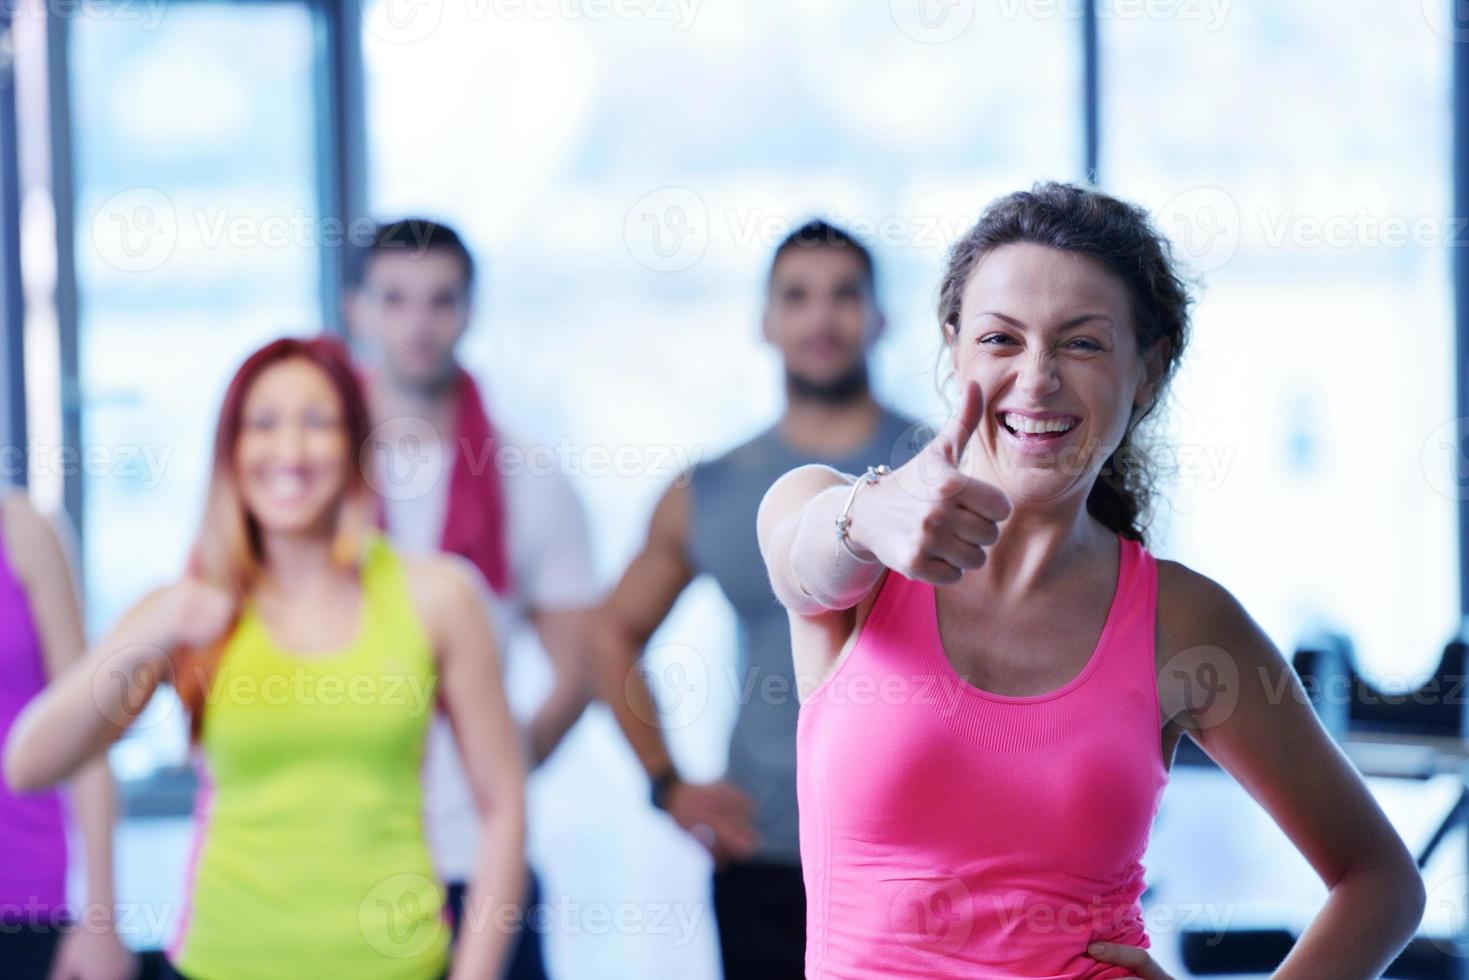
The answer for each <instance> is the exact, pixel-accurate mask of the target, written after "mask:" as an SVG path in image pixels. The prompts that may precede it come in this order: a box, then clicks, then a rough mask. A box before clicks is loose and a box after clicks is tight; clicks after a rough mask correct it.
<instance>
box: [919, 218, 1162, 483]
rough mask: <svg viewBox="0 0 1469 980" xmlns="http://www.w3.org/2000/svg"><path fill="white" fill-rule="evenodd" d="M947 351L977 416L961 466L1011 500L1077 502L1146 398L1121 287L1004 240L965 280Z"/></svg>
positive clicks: (1088, 268)
mask: <svg viewBox="0 0 1469 980" xmlns="http://www.w3.org/2000/svg"><path fill="white" fill-rule="evenodd" d="M947 342H948V344H949V348H950V354H951V356H952V359H953V366H954V374H955V377H956V379H957V381H958V382H959V384H960V385H961V386H962V385H963V384H964V383H965V382H967V381H970V380H973V381H976V382H978V383H979V388H980V391H981V392H982V393H983V395H984V409H985V410H984V415H983V417H982V418H981V419H980V423H979V427H978V428H977V429H976V430H975V434H974V444H973V446H972V447H971V448H970V449H969V453H970V454H972V455H973V457H974V459H973V462H972V463H967V464H966V469H967V470H968V471H969V472H970V473H972V474H973V475H975V476H976V477H978V478H980V479H984V480H987V481H989V482H992V483H994V484H996V485H997V486H999V487H1000V488H1001V489H1002V490H1004V491H1005V493H1006V494H1007V495H1008V496H1009V497H1010V499H1011V501H1012V503H1015V504H1023V503H1025V502H1032V503H1037V502H1055V501H1059V500H1062V499H1065V498H1067V497H1069V496H1071V495H1073V494H1076V495H1079V496H1080V497H1081V498H1082V499H1083V500H1085V498H1086V495H1087V493H1089V492H1090V490H1091V486H1092V483H1093V481H1094V480H1095V478H1096V475H1097V472H1098V471H1099V470H1100V469H1101V466H1102V464H1103V463H1104V462H1105V461H1106V459H1107V457H1108V456H1109V455H1110V454H1111V452H1112V451H1113V450H1114V449H1115V448H1116V447H1117V445H1118V444H1119V443H1120V442H1121V441H1122V437H1123V434H1124V433H1125V431H1126V429H1127V423H1128V419H1129V416H1130V414H1131V412H1132V409H1133V406H1134V405H1141V404H1145V403H1146V402H1147V399H1148V398H1149V397H1151V386H1150V384H1149V382H1148V380H1147V376H1146V375H1147V372H1146V368H1145V364H1144V361H1143V358H1142V357H1141V355H1140V354H1139V352H1138V349H1137V342H1136V340H1135V335H1134V330H1133V322H1132V315H1131V304H1130V302H1129V298H1128V294H1127V287H1126V286H1124V285H1123V283H1122V281H1121V280H1120V279H1118V278H1117V277H1116V276H1115V275H1113V274H1112V273H1111V272H1109V271H1108V270H1107V268H1106V267H1105V266H1103V265H1102V264H1101V263H1099V262H1098V261H1096V260H1095V259H1092V258H1090V257H1088V256H1084V255H1079V254H1077V253H1074V252H1065V251H1061V250H1060V249H1054V248H1049V247H1047V246H1044V245H1035V244H1031V243H1016V244H1011V245H1003V246H1001V247H999V248H997V249H995V250H994V251H992V252H990V253H989V254H988V255H986V256H985V257H984V258H983V259H981V260H980V261H979V263H978V264H977V265H976V266H975V268H974V270H973V271H972V272H971V273H970V276H969V281H968V283H967V284H966V285H965V288H964V292H963V294H962V297H961V300H960V309H959V323H958V333H957V335H956V334H955V333H954V332H953V330H952V329H950V330H949V335H948V338H947Z"/></svg>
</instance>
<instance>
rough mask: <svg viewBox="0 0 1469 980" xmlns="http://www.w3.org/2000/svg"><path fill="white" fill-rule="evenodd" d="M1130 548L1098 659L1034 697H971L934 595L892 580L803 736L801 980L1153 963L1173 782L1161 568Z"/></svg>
mask: <svg viewBox="0 0 1469 980" xmlns="http://www.w3.org/2000/svg"><path fill="white" fill-rule="evenodd" d="M1118 541H1119V544H1120V549H1121V551H1120V559H1119V569H1118V580H1117V587H1116V592H1115V595H1114V596H1113V599H1112V605H1111V608H1110V610H1109V612H1108V614H1107V621H1106V625H1105V626H1104V627H1103V630H1102V634H1101V638H1100V640H1099V641H1098V643H1097V646H1096V649H1095V650H1094V651H1093V653H1092V656H1091V659H1090V660H1089V661H1088V662H1087V664H1086V666H1085V667H1083V668H1082V670H1081V672H1080V673H1079V674H1077V675H1076V677H1074V678H1073V679H1072V680H1071V681H1069V682H1068V683H1066V684H1065V685H1063V686H1062V687H1059V688H1057V689H1056V690H1054V691H1051V692H1050V693H1048V694H1040V695H1035V696H1032V697H1009V696H1005V695H998V694H990V693H988V692H986V691H982V690H980V689H979V688H976V687H974V686H973V685H971V684H969V683H967V682H966V681H964V680H963V679H962V678H961V677H960V676H959V674H958V672H957V671H955V670H954V668H953V666H952V665H951V664H950V663H949V660H948V658H947V657H946V656H945V655H944V652H943V649H942V646H941V644H940V642H939V628H938V616H937V613H936V606H935V604H934V588H933V586H932V585H929V584H927V583H924V582H916V581H912V580H910V579H907V578H904V577H903V576H902V575H900V574H898V573H897V572H894V571H891V570H889V571H888V572H887V574H886V575H885V576H884V579H883V583H882V586H881V588H880V591H879V593H878V596H877V599H876V601H875V602H874V604H873V606H872V609H871V610H870V612H869V614H868V618H867V620H866V621H865V622H864V623H863V625H862V630H861V632H860V634H859V636H858V638H857V641H856V643H855V645H854V648H853V649H852V650H851V651H850V652H849V653H848V654H847V656H846V658H845V659H844V660H843V661H842V663H840V664H839V665H838V666H837V668H836V670H835V671H834V672H833V673H832V674H831V675H830V676H828V677H827V678H826V679H825V680H823V681H822V683H821V684H820V685H819V686H818V687H817V688H816V689H815V690H814V691H813V692H812V693H811V694H810V695H809V696H808V697H807V698H806V701H805V702H804V703H803V704H802V706H801V709H800V713H799V716H798V721H797V727H796V780H797V799H798V802H799V805H800V823H801V864H802V873H803V875H804V878H805V884H806V900H807V922H806V927H807V934H806V976H807V977H808V978H812V980H815V978H843V980H845V978H864V980H865V978H879V977H884V978H886V977H919V976H921V977H970V978H972V977H986V978H1010V977H1015V978H1018V977H1025V978H1028V980H1061V978H1068V980H1074V978H1087V980H1101V978H1113V977H1126V976H1130V975H1131V971H1129V970H1127V969H1125V968H1122V967H1118V966H1112V965H1109V964H1105V963H1101V962H1099V961H1097V960H1094V959H1092V958H1091V957H1089V956H1087V955H1086V948H1087V944H1088V943H1089V942H1092V941H1094V940H1106V941H1111V942H1119V943H1125V944H1127V945H1132V946H1144V947H1146V946H1149V945H1150V942H1149V940H1148V937H1147V934H1146V932H1145V931H1144V928H1143V921H1142V914H1141V909H1140V907H1139V904H1138V896H1139V895H1141V894H1142V891H1143V870H1144V869H1143V864H1142V857H1143V852H1144V850H1145V849H1146V847H1147V842H1148V833H1149V831H1150V829H1151V827H1152V823H1153V819H1154V817H1155V816H1156V815H1157V811H1158V804H1159V802H1160V801H1161V799H1162V795H1163V788H1164V786H1165V785H1166V784H1167V781H1168V770H1167V767H1166V765H1165V763H1164V760H1163V755H1162V749H1161V746H1160V744H1159V742H1160V736H1161V732H1160V716H1159V708H1158V696H1157V681H1156V670H1155V666H1154V653H1153V643H1154V640H1153V634H1154V622H1155V610H1156V608H1157V568H1156V565H1155V562H1154V559H1153V556H1152V555H1151V554H1149V553H1148V551H1147V550H1146V549H1145V548H1143V546H1142V545H1141V544H1139V543H1137V542H1135V541H1129V540H1126V539H1123V538H1122V537H1121V536H1118Z"/></svg>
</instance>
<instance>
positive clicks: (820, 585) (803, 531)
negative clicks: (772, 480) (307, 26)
mask: <svg viewBox="0 0 1469 980" xmlns="http://www.w3.org/2000/svg"><path fill="white" fill-rule="evenodd" d="M838 478H839V479H841V480H842V481H843V482H841V483H838V484H834V485H833V486H831V487H828V488H827V489H825V490H823V491H821V492H820V493H818V494H816V495H815V496H814V497H812V498H811V499H810V500H809V501H808V502H807V503H806V506H805V507H803V508H801V515H800V518H799V520H798V522H797V524H796V527H795V533H794V535H793V536H792V540H791V544H790V570H791V576H792V579H793V582H794V584H795V586H796V587H797V588H798V589H799V590H800V592H802V593H804V594H805V596H806V597H809V599H810V600H812V601H813V604H814V605H815V606H816V607H817V608H816V609H812V610H810V611H819V610H820V609H850V608H851V607H852V606H855V605H856V604H857V603H858V602H860V601H861V600H862V597H863V596H865V595H866V594H867V593H868V592H870V591H871V590H872V586H873V585H874V584H876V582H877V579H878V576H880V575H881V574H882V566H881V565H878V564H875V563H866V562H861V561H858V560H857V559H856V558H855V557H854V556H853V555H852V554H851V553H850V552H849V551H848V550H847V549H846V548H845V547H843V546H842V543H841V541H840V540H839V539H838V538H837V534H836V519H837V517H838V515H840V514H841V512H842V508H843V507H845V506H846V501H847V497H848V496H849V495H850V494H851V488H852V480H851V478H850V477H838V475H837V474H836V473H835V471H833V479H838ZM859 536H860V535H859V532H858V529H857V528H856V527H855V526H854V527H852V528H851V529H850V530H849V532H848V540H849V541H850V542H851V543H852V545H853V547H854V548H858V549H859V550H860V548H861V545H860V543H859ZM798 611H806V610H798Z"/></svg>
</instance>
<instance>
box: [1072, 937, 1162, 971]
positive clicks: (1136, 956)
mask: <svg viewBox="0 0 1469 980" xmlns="http://www.w3.org/2000/svg"><path fill="white" fill-rule="evenodd" d="M1086 955H1088V956H1090V957H1091V958H1092V959H1094V960H1099V961H1101V962H1103V963H1114V964H1116V965H1117V966H1125V967H1127V968H1128V969H1129V970H1131V971H1132V975H1131V976H1128V977H1124V978H1122V980H1173V976H1172V975H1171V974H1169V973H1168V972H1167V971H1165V970H1164V969H1163V968H1162V967H1161V966H1159V965H1158V964H1157V963H1156V962H1154V960H1153V958H1152V957H1151V956H1149V955H1148V951H1147V950H1146V949H1143V948H1142V947H1141V946H1125V945H1123V944H1122V943H1092V944H1091V945H1090V946H1088V947H1087V948H1086Z"/></svg>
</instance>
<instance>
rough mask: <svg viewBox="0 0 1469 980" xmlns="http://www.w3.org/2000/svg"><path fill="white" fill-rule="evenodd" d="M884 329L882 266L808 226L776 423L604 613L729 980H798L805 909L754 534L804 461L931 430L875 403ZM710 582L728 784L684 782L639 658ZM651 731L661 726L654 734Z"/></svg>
mask: <svg viewBox="0 0 1469 980" xmlns="http://www.w3.org/2000/svg"><path fill="white" fill-rule="evenodd" d="M882 330H883V318H882V314H881V312H880V311H879V310H878V308H877V299H876V293H875V285H874V275H873V264H872V256H871V255H870V254H869V253H868V251H867V249H866V248H865V247H864V246H863V245H862V244H861V243H860V242H858V241H857V240H856V239H855V238H853V237H852V236H851V235H850V234H848V233H847V232H845V231H843V230H841V229H839V228H836V227H833V226H831V225H828V224H826V223H824V222H820V221H813V222H809V223H807V224H805V225H803V226H802V227H800V228H798V229H797V230H796V231H794V232H792V233H791V234H790V235H789V236H788V237H787V238H786V239H785V240H784V241H783V242H782V243H781V244H780V246H779V247H778V248H777V249H776V251H775V256H774V258H773V259H772V262H771V269H770V277H769V282H768V295H767V304H766V311H765V318H764V336H765V339H766V340H767V341H768V342H769V343H771V344H772V345H773V346H775V348H776V349H777V350H779V351H780V353H781V357H782V360H783V361H784V366H785V379H786V384H785V388H786V407H785V411H784V412H783V413H782V415H781V417H780V419H779V421H777V422H776V423H775V424H774V425H773V426H771V427H770V428H769V429H766V430H765V431H764V432H761V433H760V434H759V435H757V436H755V437H754V438H753V439H751V440H750V441H748V442H746V443H744V444H742V445H740V446H738V447H736V448H735V449H733V450H731V451H730V452H728V453H726V454H725V455H723V456H721V457H719V458H718V459H714V460H710V461H708V462H703V463H699V464H696V465H695V466H694V467H693V470H692V472H690V473H686V474H682V475H681V476H680V478H679V479H676V480H674V481H673V484H672V485H671V486H670V487H669V488H668V490H667V491H666V492H665V493H664V495H663V497H662V499H661V500H660V501H659V502H658V505H657V507H656V508H655V510H654V513H653V518H652V521H651V525H650V527H649V530H648V537H647V541H646V542H645V543H644V544H643V546H642V549H641V551H640V552H639V553H638V555H637V556H636V557H635V558H634V559H633V561H632V563H631V564H630V565H629V566H628V568H627V570H626V572H625V573H624V574H623V576H622V580H621V581H620V582H619V583H618V584H617V586H616V588H615V589H614V590H613V591H612V593H611V594H610V596H609V597H608V599H607V602H606V605H605V606H604V607H603V609H602V611H601V619H602V621H601V623H600V624H599V628H598V629H597V631H596V632H597V635H598V638H599V639H598V645H599V647H600V650H599V653H600V658H599V659H600V671H601V676H602V690H603V694H604V697H605V698H606V699H607V701H608V702H609V704H610V705H611V707H612V710H613V712H614V714H615V715H616V716H617V721H618V724H619V725H620V726H621V728H622V730H623V733H624V734H625V735H626V736H627V739H628V741H629V742H630V743H631V745H632V747H633V750H634V751H635V752H636V753H637V755H638V758H639V760H640V761H641V762H642V764H643V767H644V768H645V769H646V770H647V772H648V776H649V779H650V781H651V783H652V801H653V804H654V805H655V806H659V807H661V808H662V809H664V810H666V811H668V813H669V814H671V815H672V817H673V818H674V819H675V820H676V821H677V822H678V824H679V825H680V826H681V827H683V828H684V829H685V830H686V831H688V832H689V833H691V834H693V835H694V836H695V837H697V838H698V839H699V840H700V841H701V842H702V843H703V844H704V845H705V846H706V847H707V848H708V849H709V851H710V852H711V854H712V855H713V858H714V862H715V872H714V889H713V890H714V907H715V916H716V918H717V920H718V925H719V938H720V947H721V955H722V958H723V961H724V972H725V976H726V977H727V978H730V980H744V978H747V977H748V978H758V980H772V978H774V980H778V978H782V977H793V978H799V977H801V976H802V973H803V956H804V950H805V930H806V911H805V893H804V890H803V887H802V882H801V865H800V851H799V847H798V843H797V815H796V710H797V708H798V707H799V701H798V700H797V697H796V690H795V677H794V670H793V668H792V663H791V645H790V628H789V624H788V622H787V619H786V614H785V610H784V609H783V608H782V607H781V605H780V604H779V603H778V602H776V601H775V597H774V595H773V594H772V592H771V590H770V581H769V579H768V578H767V577H766V574H765V567H764V564H763V562H762V561H761V558H760V552H759V546H758V544H757V541H756V537H755V512H756V510H757V509H758V508H759V506H760V499H761V497H762V496H763V495H764V494H765V491H766V490H768V489H769V488H770V485H771V484H772V483H774V482H775V480H776V479H777V478H778V477H779V476H780V475H781V474H783V473H785V472H786V471H788V470H790V469H792V468H794V467H796V466H800V465H802V464H805V463H818V462H819V463H827V464H829V465H831V466H834V467H836V468H837V469H839V470H841V471H843V472H845V473H861V472H862V471H863V470H865V469H866V468H867V466H869V465H877V464H879V463H887V464H888V465H890V466H893V467H896V466H898V465H900V464H901V463H903V462H906V461H907V459H908V458H909V457H911V456H912V455H913V453H915V452H916V451H917V450H918V449H919V448H921V446H922V443H923V442H924V441H926V437H927V435H928V433H927V432H925V431H922V430H920V429H919V428H918V427H917V426H915V425H914V423H913V422H912V420H910V419H907V418H904V417H903V416H900V415H897V414H896V413H894V412H892V411H890V410H888V409H887V408H885V407H883V406H882V405H879V404H878V403H877V402H876V401H875V400H874V399H873V397H872V392H871V390H870V389H869V387H868V377H867V353H868V351H869V349H870V348H871V347H872V345H873V344H874V343H875V342H876V340H877V339H878V337H879V336H880V335H881V333H882ZM703 573H707V574H710V575H712V576H714V579H715V581H717V582H718V583H719V587H720V589H721V590H722V591H723V592H724V595H725V596H726V597H727V598H728V599H729V601H730V603H731V605H733V606H734V609H735V613H736V614H737V617H738V620H739V633H740V635H739V673H738V680H739V682H740V686H739V690H740V691H741V692H743V693H742V695H741V701H740V704H739V710H738V715H737V719H736V722H735V726H734V732H733V734H732V736H731V739H730V746H729V764H728V768H727V770H726V772H725V775H724V777H723V778H721V779H718V780H715V781H714V782H710V783H694V782H685V781H684V780H683V779H681V778H680V777H679V774H678V772H677V770H676V769H675V768H674V765H673V762H672V760H671V759H670V757H669V753H668V748H667V746H666V744H665V742H664V739H663V733H662V730H661V727H660V726H659V725H658V724H657V723H656V719H657V718H658V713H657V708H656V707H655V706H654V702H653V699H652V696H651V694H650V692H649V690H648V688H647V685H646V682H645V680H644V679H643V676H642V674H641V672H640V671H638V670H636V669H634V668H635V666H636V664H637V661H638V659H639V658H640V657H641V655H642V652H643V648H644V646H645V645H646V644H647V642H648V639H649V638H650V637H651V636H652V635H653V632H654V631H655V630H656V629H657V628H658V626H659V625H660V624H661V623H662V622H663V619H664V617H665V616H667V615H668V612H669V610H670V609H672V608H673V605H674V602H675V601H676V600H677V599H678V597H679V594H680V593H682V592H683V590H684V589H685V588H686V587H687V586H688V585H689V583H691V582H692V581H693V580H694V578H695V577H696V576H698V575H700V574H703ZM650 722H651V723H650Z"/></svg>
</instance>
